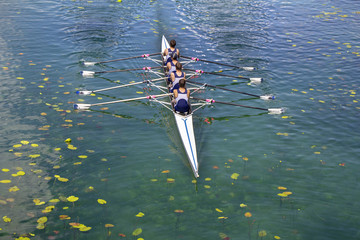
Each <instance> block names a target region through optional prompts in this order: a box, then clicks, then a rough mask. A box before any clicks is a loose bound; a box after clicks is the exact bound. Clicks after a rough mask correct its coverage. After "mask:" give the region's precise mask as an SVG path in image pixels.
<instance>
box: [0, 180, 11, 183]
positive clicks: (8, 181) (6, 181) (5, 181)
mask: <svg viewBox="0 0 360 240" xmlns="http://www.w3.org/2000/svg"><path fill="white" fill-rule="evenodd" d="M0 183H11V180H1V181H0Z"/></svg>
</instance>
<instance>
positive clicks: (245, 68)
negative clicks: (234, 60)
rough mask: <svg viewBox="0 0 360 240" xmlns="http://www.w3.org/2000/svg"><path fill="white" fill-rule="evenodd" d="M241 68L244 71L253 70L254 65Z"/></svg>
mask: <svg viewBox="0 0 360 240" xmlns="http://www.w3.org/2000/svg"><path fill="white" fill-rule="evenodd" d="M242 69H244V70H245V71H254V70H255V68H254V67H243V68H242Z"/></svg>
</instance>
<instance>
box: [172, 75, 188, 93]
mask: <svg viewBox="0 0 360 240" xmlns="http://www.w3.org/2000/svg"><path fill="white" fill-rule="evenodd" d="M174 75H175V81H174V82H173V83H172V84H173V86H172V88H171V90H170V91H171V92H173V91H174V89H179V81H180V79H183V78H184V75H185V74H184V72H181V75H180V76H178V75H177V73H176V71H175V72H174Z"/></svg>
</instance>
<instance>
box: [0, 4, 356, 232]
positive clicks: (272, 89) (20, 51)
mask: <svg viewBox="0 0 360 240" xmlns="http://www.w3.org/2000/svg"><path fill="white" fill-rule="evenodd" d="M356 7H357V4H356V3H355V2H353V1H352V2H349V1H345V0H342V1H338V2H336V3H334V2H331V3H330V2H321V3H320V2H316V1H307V2H306V3H303V2H283V1H271V2H269V1H261V0H258V1H226V2H220V1H210V2H209V1H182V0H179V1H175V2H167V1H161V0H160V1H141V0H138V1H130V2H127V1H106V2H95V1H60V2H54V3H49V2H48V1H37V2H23V1H21V0H19V1H15V2H13V3H11V4H10V3H0V9H1V10H0V15H1V17H2V19H3V21H2V28H1V30H0V31H1V33H0V36H1V38H0V63H1V68H0V79H1V81H0V91H1V94H0V100H1V101H0V106H1V112H0V119H1V120H2V121H1V122H2V124H1V127H0V133H1V139H0V143H1V144H0V151H1V156H2V158H1V159H0V161H1V172H0V181H1V183H0V188H1V194H0V205H1V208H0V213H1V216H2V217H4V216H7V217H8V218H10V219H11V222H7V223H6V222H5V221H4V219H3V223H2V224H1V225H0V228H1V229H2V230H1V231H0V236H5V235H12V234H13V233H15V235H13V238H16V237H19V236H20V234H29V233H34V234H35V235H36V237H39V238H47V239H64V238H66V239H67V238H72V239H110V238H124V239H130V238H131V239H132V238H134V239H141V238H143V239H180V238H182V239H213V238H220V239H247V238H249V239H255V238H259V239H357V238H359V232H358V231H357V229H358V227H357V226H358V222H357V215H358V209H359V206H358V204H357V202H358V201H356V199H357V198H358V197H359V196H358V195H359V194H358V192H359V191H357V190H358V189H357V188H358V187H357V186H358V184H357V182H358V180H359V179H358V174H357V172H358V169H359V164H358V161H357V156H358V155H359V151H360V150H359V149H360V148H359V146H358V142H359V141H356V140H357V139H358V138H359V137H358V134H357V131H356V129H357V122H358V120H357V119H358V115H359V107H360V106H359V101H360V99H359V97H358V92H359V87H358V84H356V79H357V76H358V75H359V68H357V64H358V57H359V48H360V46H359V44H358V42H357V41H356V40H357V39H358V27H359V26H358V25H359V17H360V15H359V13H358V12H356V10H354V9H356ZM25 20H26V21H25ZM162 34H165V35H166V36H167V37H168V39H171V38H175V39H176V40H177V42H178V47H179V48H180V50H181V53H182V54H183V55H184V56H194V57H199V58H201V59H208V60H211V61H221V62H225V63H228V64H231V65H239V66H253V67H256V68H257V69H256V71H252V72H248V71H243V70H239V69H231V68H229V67H222V66H217V65H214V64H211V63H204V62H198V63H196V64H193V65H191V66H189V67H191V68H192V69H202V70H204V71H208V72H215V71H223V72H224V73H226V74H227V75H233V76H238V75H241V76H245V77H262V78H264V79H265V80H264V82H263V83H261V84H259V85H252V84H248V83H247V82H242V81H240V80H237V79H235V78H226V77H219V76H215V75H206V74H204V75H202V76H201V77H199V78H198V79H196V81H197V82H204V83H205V82H208V83H211V84H213V85H221V86H224V87H226V88H234V89H237V90H239V91H244V92H249V93H253V94H257V95H265V94H274V95H275V96H276V100H275V101H262V100H258V99H254V98H246V97H243V96H239V95H237V94H236V93H228V92H223V91H217V90H216V91H206V92H204V93H202V97H205V98H214V99H216V100H219V101H233V102H235V103H240V104H244V105H249V106H254V107H261V108H270V107H284V108H285V109H286V112H285V114H283V115H280V116H275V115H269V114H266V113H263V112H258V111H256V110H254V109H246V108H234V107H232V106H226V105H224V106H220V105H216V104H214V106H212V107H205V108H204V109H202V110H199V111H197V112H196V114H194V126H195V134H196V141H197V147H198V155H199V164H200V176H201V177H200V178H199V179H198V180H197V182H194V181H193V180H194V179H193V177H192V172H191V169H190V168H188V163H187V159H186V155H185V153H184V150H183V148H182V146H181V140H180V138H179V137H178V134H177V129H176V126H175V122H174V119H173V117H172V113H171V112H169V111H167V110H166V109H165V108H163V107H159V106H157V105H155V104H154V103H149V102H141V101H138V102H132V103H126V104H113V105H108V106H102V107H97V108H94V109H93V110H91V111H87V112H75V111H73V110H72V104H73V103H75V102H76V103H96V102H102V101H110V100H113V99H124V98H129V97H134V95H135V96H136V95H143V94H144V92H146V90H147V89H146V88H145V89H144V87H146V86H145V85H138V86H136V87H132V88H122V89H121V90H120V89H117V90H112V91H108V92H104V93H102V94H96V95H94V96H79V95H76V94H75V91H76V90H79V89H86V90H96V89H101V88H106V87H111V86H114V85H116V84H124V83H129V82H132V81H142V80H143V79H144V78H146V77H147V76H146V75H143V73H140V72H122V73H107V74H103V75H99V76H96V77H94V78H83V77H82V76H81V75H80V74H79V72H80V71H82V70H89V71H107V70H113V69H130V68H141V67H144V66H152V63H151V62H149V61H146V60H144V59H133V60H129V61H119V62H113V63H108V64H102V65H96V66H94V67H87V68H86V67H85V66H83V64H81V60H87V61H99V60H108V59H116V58H124V57H129V56H135V55H140V54H145V53H155V52H157V51H159V48H160V46H159V45H160V39H161V36H162ZM66 139H71V141H70V140H68V141H67V142H65V140H66ZM70 196H75V197H78V200H77V201H75V202H71V201H72V200H73V199H74V198H69V197H70ZM75 199H76V198H75ZM103 200H105V201H103ZM53 206H54V207H53ZM247 212H249V213H251V217H249V216H250V215H249V214H247V215H246V216H247V217H249V218H247V217H246V216H245V213H247ZM44 216H46V217H47V221H46V223H45V224H43V225H41V222H42V221H44V218H41V217H44ZM6 219H7V218H6ZM6 221H8V220H6ZM69 223H71V225H69ZM79 224H82V225H79ZM105 224H110V225H105ZM112 225H113V226H112ZM74 226H75V227H74ZM89 227H91V229H90V228H89ZM42 228H44V229H42ZM139 229H141V231H140V230H139ZM140 232H141V233H140ZM26 236H30V235H26ZM9 238H11V237H9Z"/></svg>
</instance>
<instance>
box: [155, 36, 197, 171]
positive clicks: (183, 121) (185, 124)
mask: <svg viewBox="0 0 360 240" xmlns="http://www.w3.org/2000/svg"><path fill="white" fill-rule="evenodd" d="M169 47H170V45H169V42H168V41H167V40H166V38H165V36H162V40H161V53H162V54H161V56H162V61H163V63H165V60H166V56H163V53H164V51H165V49H167V48H169ZM166 81H167V80H166V79H165V82H166ZM168 91H169V92H170V87H168ZM169 97H170V102H171V100H172V99H173V95H170V96H169ZM189 104H190V101H189ZM171 106H172V110H173V114H174V118H175V121H176V126H177V129H178V131H179V134H180V138H181V142H182V143H183V146H184V149H185V152H186V155H187V158H188V160H189V163H190V166H191V169H192V171H193V173H194V176H195V177H196V178H197V177H199V173H198V172H199V164H198V160H197V151H196V141H195V134H194V126H193V115H192V112H191V106H190V111H189V112H187V113H179V112H176V111H175V109H174V104H172V105H171Z"/></svg>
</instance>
